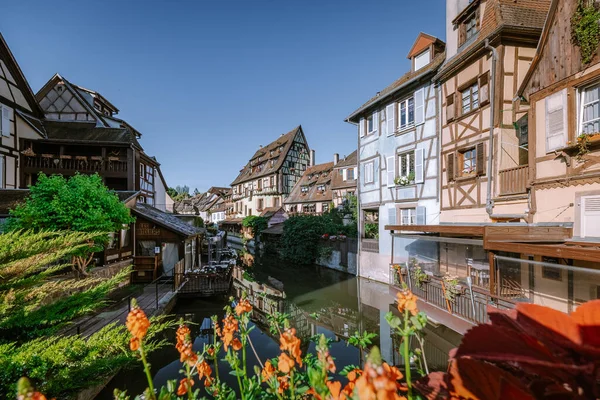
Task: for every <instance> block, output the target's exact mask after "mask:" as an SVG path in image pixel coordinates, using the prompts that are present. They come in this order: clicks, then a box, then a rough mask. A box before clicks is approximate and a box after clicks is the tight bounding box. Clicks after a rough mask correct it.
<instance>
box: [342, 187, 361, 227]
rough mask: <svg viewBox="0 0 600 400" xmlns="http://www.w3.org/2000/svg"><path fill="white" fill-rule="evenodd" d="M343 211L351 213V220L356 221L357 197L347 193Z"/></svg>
mask: <svg viewBox="0 0 600 400" xmlns="http://www.w3.org/2000/svg"><path fill="white" fill-rule="evenodd" d="M343 211H344V213H345V214H352V221H354V223H356V222H357V221H358V197H356V196H355V195H353V194H347V195H346V198H345V201H344V206H343Z"/></svg>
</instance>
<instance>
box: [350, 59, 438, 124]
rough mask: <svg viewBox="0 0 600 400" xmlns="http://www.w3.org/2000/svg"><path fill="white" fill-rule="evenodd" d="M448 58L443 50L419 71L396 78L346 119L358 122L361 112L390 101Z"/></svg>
mask: <svg viewBox="0 0 600 400" xmlns="http://www.w3.org/2000/svg"><path fill="white" fill-rule="evenodd" d="M445 58H446V53H445V52H442V53H440V54H438V55H437V56H435V57H434V59H433V60H432V61H431V63H429V65H427V66H426V67H423V68H421V69H419V70H417V71H410V72H407V73H406V74H404V75H402V76H401V77H400V78H398V79H396V80H395V81H394V82H393V83H392V84H391V85H389V86H388V87H386V88H385V89H383V90H382V91H380V92H377V94H376V95H375V96H373V97H372V98H370V99H369V100H368V101H367V102H366V103H364V104H363V105H362V106H360V107H358V108H357V109H356V110H355V111H354V112H353V113H352V114H350V115H349V116H348V118H346V121H350V122H357V121H358V119H359V116H360V114H362V113H363V112H364V111H366V110H367V109H369V108H370V107H373V106H375V105H378V104H382V103H385V102H387V101H389V98H390V97H391V96H393V95H394V94H396V93H398V92H399V91H401V90H403V89H406V88H407V87H408V86H409V85H410V84H412V83H414V82H417V81H418V80H419V79H421V78H424V77H425V76H427V75H432V74H433V73H435V71H437V69H438V67H439V66H440V65H442V63H443V62H444V59H445Z"/></svg>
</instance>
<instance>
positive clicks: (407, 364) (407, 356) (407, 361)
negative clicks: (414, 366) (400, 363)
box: [402, 310, 413, 400]
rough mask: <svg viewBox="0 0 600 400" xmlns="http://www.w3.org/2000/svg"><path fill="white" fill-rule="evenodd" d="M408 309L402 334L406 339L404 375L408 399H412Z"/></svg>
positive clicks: (405, 312)
mask: <svg viewBox="0 0 600 400" xmlns="http://www.w3.org/2000/svg"><path fill="white" fill-rule="evenodd" d="M408 312H409V311H408V310H405V311H404V335H402V339H403V340H404V375H405V376H406V386H407V387H408V393H407V394H408V399H409V400H411V399H412V398H413V397H412V381H411V378H410V354H409V348H408V340H409V338H410V335H408V334H407V333H406V332H408V322H409V317H408Z"/></svg>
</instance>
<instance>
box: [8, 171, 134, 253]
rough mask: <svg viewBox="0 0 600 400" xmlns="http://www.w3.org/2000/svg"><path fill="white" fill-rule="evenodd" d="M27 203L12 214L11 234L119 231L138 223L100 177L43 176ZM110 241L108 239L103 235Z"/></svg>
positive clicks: (11, 212)
mask: <svg viewBox="0 0 600 400" xmlns="http://www.w3.org/2000/svg"><path fill="white" fill-rule="evenodd" d="M30 191H31V192H30V194H29V196H28V197H27V199H26V200H25V203H23V204H20V205H18V206H17V207H16V208H15V209H14V210H11V211H10V218H9V219H8V221H7V223H6V228H7V230H8V231H13V230H20V229H33V230H35V231H39V230H42V229H46V230H54V231H61V230H66V231H77V232H117V231H119V230H121V229H123V226H124V225H128V224H130V223H132V222H134V221H135V219H134V218H133V217H132V216H131V215H130V213H129V210H128V209H127V207H125V205H124V204H123V203H121V201H120V200H119V198H118V197H117V195H116V194H115V193H112V192H110V191H109V190H108V188H107V187H106V186H104V184H103V183H102V178H101V177H100V176H99V175H97V174H96V175H80V174H76V175H75V176H72V177H71V178H69V179H65V178H64V177H62V176H61V175H52V176H46V175H44V174H40V175H39V178H38V182H37V183H36V184H35V185H34V186H31V188H30ZM103 237H104V238H103V240H104V241H105V242H106V241H108V236H107V235H103Z"/></svg>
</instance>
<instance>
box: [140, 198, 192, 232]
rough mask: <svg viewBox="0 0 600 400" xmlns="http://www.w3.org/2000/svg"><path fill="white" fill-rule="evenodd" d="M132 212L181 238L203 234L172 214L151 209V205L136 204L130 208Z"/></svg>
mask: <svg viewBox="0 0 600 400" xmlns="http://www.w3.org/2000/svg"><path fill="white" fill-rule="evenodd" d="M132 211H133V213H134V214H136V215H139V216H140V217H143V218H145V219H147V220H149V221H152V222H154V223H155V224H156V225H159V226H162V227H163V228H165V229H167V230H170V231H171V232H175V233H177V234H179V235H181V236H185V237H190V236H196V235H198V234H200V233H202V232H203V230H202V229H199V228H196V227H194V226H192V225H189V224H186V223H185V222H183V221H182V220H181V219H179V218H178V217H176V216H174V215H173V214H171V213H166V212H163V211H161V210H159V209H158V208H155V207H152V206H151V205H148V204H145V203H137V204H136V205H135V207H134V208H132Z"/></svg>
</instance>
